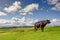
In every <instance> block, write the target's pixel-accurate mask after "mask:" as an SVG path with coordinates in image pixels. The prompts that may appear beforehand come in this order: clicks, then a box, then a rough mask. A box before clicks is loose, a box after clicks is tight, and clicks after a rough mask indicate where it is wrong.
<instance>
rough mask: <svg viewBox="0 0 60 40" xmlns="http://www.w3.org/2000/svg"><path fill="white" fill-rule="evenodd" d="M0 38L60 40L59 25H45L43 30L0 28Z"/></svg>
mask: <svg viewBox="0 0 60 40" xmlns="http://www.w3.org/2000/svg"><path fill="white" fill-rule="evenodd" d="M0 40H60V27H45V29H44V32H41V30H40V29H38V31H37V32H35V31H34V28H0Z"/></svg>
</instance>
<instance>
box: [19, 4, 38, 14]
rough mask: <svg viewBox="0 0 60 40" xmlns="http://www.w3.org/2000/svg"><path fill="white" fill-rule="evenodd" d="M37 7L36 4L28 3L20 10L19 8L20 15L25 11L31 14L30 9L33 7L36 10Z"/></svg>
mask: <svg viewBox="0 0 60 40" xmlns="http://www.w3.org/2000/svg"><path fill="white" fill-rule="evenodd" d="M38 7H39V5H38V4H30V5H27V6H26V7H25V8H23V9H22V10H20V11H19V12H21V14H22V15H26V14H27V13H28V14H32V11H33V10H34V9H36V10H38Z"/></svg>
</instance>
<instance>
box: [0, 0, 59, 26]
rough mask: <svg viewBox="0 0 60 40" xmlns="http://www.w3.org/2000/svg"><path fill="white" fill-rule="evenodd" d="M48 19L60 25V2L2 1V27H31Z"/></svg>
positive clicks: (38, 0) (0, 11) (49, 0)
mask: <svg viewBox="0 0 60 40" xmlns="http://www.w3.org/2000/svg"><path fill="white" fill-rule="evenodd" d="M46 19H50V20H52V23H51V25H60V0H0V26H8V25H9V26H19V25H20V26H31V25H33V24H34V22H37V21H40V20H46Z"/></svg>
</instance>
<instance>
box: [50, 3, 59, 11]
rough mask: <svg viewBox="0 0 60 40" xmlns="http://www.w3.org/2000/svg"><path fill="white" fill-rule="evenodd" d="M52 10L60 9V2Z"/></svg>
mask: <svg viewBox="0 0 60 40" xmlns="http://www.w3.org/2000/svg"><path fill="white" fill-rule="evenodd" d="M51 9H52V10H60V2H58V3H57V4H56V5H55V6H54V7H52V8H51Z"/></svg>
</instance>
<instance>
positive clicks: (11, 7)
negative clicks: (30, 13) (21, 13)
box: [4, 1, 21, 13]
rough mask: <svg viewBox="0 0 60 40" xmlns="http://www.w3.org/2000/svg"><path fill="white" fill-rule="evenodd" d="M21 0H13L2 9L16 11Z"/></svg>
mask: <svg viewBox="0 0 60 40" xmlns="http://www.w3.org/2000/svg"><path fill="white" fill-rule="evenodd" d="M20 5H21V2H18V1H15V2H14V3H13V4H12V5H11V6H9V7H5V8H4V10H5V11H6V12H8V13H9V12H14V11H16V10H17V9H18V8H21V6H20Z"/></svg>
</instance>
